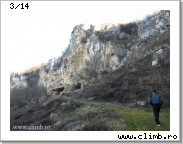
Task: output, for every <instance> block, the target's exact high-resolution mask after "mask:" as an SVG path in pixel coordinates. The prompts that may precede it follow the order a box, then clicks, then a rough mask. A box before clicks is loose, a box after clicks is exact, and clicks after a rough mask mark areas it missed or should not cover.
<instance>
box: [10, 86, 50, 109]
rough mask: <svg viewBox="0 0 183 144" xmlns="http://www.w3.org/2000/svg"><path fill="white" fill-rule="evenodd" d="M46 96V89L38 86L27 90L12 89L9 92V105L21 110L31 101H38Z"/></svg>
mask: <svg viewBox="0 0 183 144" xmlns="http://www.w3.org/2000/svg"><path fill="white" fill-rule="evenodd" d="M43 95H45V96H46V95H47V93H46V88H44V87H40V86H34V87H27V88H14V89H13V90H12V91H11V92H10V105H11V107H15V108H22V107H24V106H26V105H29V104H31V101H32V99H38V98H40V97H41V96H43Z"/></svg>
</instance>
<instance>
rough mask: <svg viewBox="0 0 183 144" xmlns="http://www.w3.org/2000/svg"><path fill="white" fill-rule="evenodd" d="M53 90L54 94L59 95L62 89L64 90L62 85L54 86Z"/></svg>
mask: <svg viewBox="0 0 183 144" xmlns="http://www.w3.org/2000/svg"><path fill="white" fill-rule="evenodd" d="M53 91H54V92H55V95H60V93H61V92H62V91H64V87H60V88H56V89H54V90H53Z"/></svg>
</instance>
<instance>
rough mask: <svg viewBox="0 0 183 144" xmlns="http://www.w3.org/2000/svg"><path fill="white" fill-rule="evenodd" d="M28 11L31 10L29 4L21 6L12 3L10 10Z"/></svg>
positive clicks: (21, 4)
mask: <svg viewBox="0 0 183 144" xmlns="http://www.w3.org/2000/svg"><path fill="white" fill-rule="evenodd" d="M18 8H19V9H28V8H29V4H28V3H26V4H24V3H20V4H14V3H10V9H18Z"/></svg>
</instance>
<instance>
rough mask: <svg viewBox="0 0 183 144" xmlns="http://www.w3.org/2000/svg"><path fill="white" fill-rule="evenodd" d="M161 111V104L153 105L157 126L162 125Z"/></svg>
mask: <svg viewBox="0 0 183 144" xmlns="http://www.w3.org/2000/svg"><path fill="white" fill-rule="evenodd" d="M160 109H161V105H159V104H154V105H153V111H154V117H155V122H156V124H160V122H159V112H160Z"/></svg>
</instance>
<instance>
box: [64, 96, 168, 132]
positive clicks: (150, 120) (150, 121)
mask: <svg viewBox="0 0 183 144" xmlns="http://www.w3.org/2000/svg"><path fill="white" fill-rule="evenodd" d="M62 98H64V99H66V100H71V99H72V100H73V101H75V102H79V103H82V104H83V105H82V106H81V107H78V108H76V110H75V111H74V112H71V113H67V115H70V116H71V115H73V114H87V113H90V112H102V111H103V110H105V111H106V110H107V111H110V110H114V112H116V113H118V114H120V115H121V118H120V119H113V118H110V117H109V118H107V117H105V118H104V119H103V120H105V121H108V122H110V121H115V123H116V122H117V123H123V125H124V124H125V126H124V127H125V128H123V131H124V130H125V131H169V130H170V109H169V108H166V109H165V108H163V109H161V111H160V123H161V126H160V127H157V126H156V123H155V122H154V114H153V110H152V108H151V107H149V108H147V107H136V106H134V107H130V106H123V105H121V104H120V103H117V102H95V101H86V100H83V99H80V100H78V99H73V98H69V97H66V96H64V97H62ZM62 115H63V113H62ZM113 123H114V122H113Z"/></svg>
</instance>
